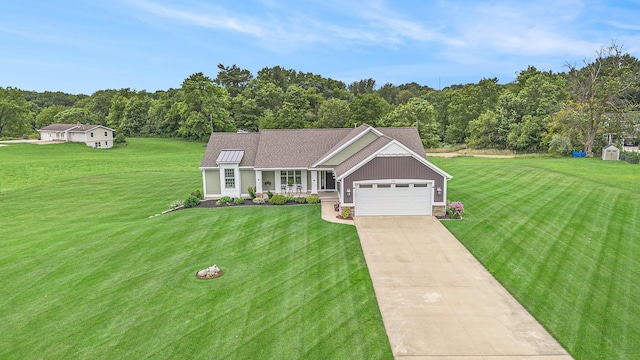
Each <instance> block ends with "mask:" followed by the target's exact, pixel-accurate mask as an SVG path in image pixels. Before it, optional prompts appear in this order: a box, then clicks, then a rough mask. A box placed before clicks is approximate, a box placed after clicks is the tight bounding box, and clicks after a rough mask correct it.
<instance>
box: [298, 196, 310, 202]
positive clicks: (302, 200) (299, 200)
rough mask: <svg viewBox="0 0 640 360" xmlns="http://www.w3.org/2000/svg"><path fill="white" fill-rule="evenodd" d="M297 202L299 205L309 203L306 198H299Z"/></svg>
mask: <svg viewBox="0 0 640 360" xmlns="http://www.w3.org/2000/svg"><path fill="white" fill-rule="evenodd" d="M296 202H297V203H298V204H304V203H306V202H307V199H306V198H305V197H304V196H298V197H297V198H296Z"/></svg>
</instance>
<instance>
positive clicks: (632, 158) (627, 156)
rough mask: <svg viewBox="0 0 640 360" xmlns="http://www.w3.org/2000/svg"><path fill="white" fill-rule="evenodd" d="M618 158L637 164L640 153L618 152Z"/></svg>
mask: <svg viewBox="0 0 640 360" xmlns="http://www.w3.org/2000/svg"><path fill="white" fill-rule="evenodd" d="M620 160H622V161H626V162H628V163H629V164H638V163H639V162H640V154H639V153H636V152H632V151H625V152H623V153H622V154H620Z"/></svg>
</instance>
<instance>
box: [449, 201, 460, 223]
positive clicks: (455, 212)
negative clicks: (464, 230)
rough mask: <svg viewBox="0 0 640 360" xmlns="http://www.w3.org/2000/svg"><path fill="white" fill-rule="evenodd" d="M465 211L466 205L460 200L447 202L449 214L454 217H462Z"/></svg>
mask: <svg viewBox="0 0 640 360" xmlns="http://www.w3.org/2000/svg"><path fill="white" fill-rule="evenodd" d="M463 212H464V205H462V203H461V202H460V201H454V202H450V203H447V215H449V217H450V218H452V219H460V218H462V213H463Z"/></svg>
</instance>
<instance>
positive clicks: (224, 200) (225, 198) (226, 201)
mask: <svg viewBox="0 0 640 360" xmlns="http://www.w3.org/2000/svg"><path fill="white" fill-rule="evenodd" d="M218 201H220V204H227V205H231V198H230V197H228V196H223V197H221V198H220V200H218ZM216 204H217V203H216Z"/></svg>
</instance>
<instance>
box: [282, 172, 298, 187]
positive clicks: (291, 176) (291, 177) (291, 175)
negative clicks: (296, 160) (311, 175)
mask: <svg viewBox="0 0 640 360" xmlns="http://www.w3.org/2000/svg"><path fill="white" fill-rule="evenodd" d="M289 181H291V182H292V183H293V184H302V171H300V170H282V171H280V184H282V185H288V184H289Z"/></svg>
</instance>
